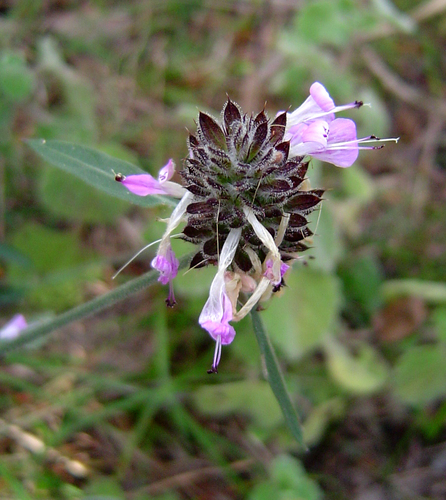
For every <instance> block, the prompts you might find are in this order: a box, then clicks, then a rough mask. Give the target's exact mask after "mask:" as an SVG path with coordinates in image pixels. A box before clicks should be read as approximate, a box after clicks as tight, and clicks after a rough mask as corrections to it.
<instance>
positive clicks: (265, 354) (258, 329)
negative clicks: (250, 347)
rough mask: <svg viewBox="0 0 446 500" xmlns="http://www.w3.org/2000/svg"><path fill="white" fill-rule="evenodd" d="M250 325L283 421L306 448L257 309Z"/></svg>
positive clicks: (300, 426)
mask: <svg viewBox="0 0 446 500" xmlns="http://www.w3.org/2000/svg"><path fill="white" fill-rule="evenodd" d="M251 317H252V325H253V328H254V333H255V335H256V339H257V342H258V344H259V348H260V352H261V354H262V358H263V362H264V363H265V367H266V373H267V378H268V382H269V384H270V386H271V389H272V391H273V393H274V396H276V399H277V401H278V403H279V405H280V408H281V409H282V412H283V415H284V417H285V421H286V423H287V424H288V427H289V429H290V431H291V433H292V435H293V436H294V438H295V439H296V441H297V442H298V444H299V446H300V447H301V448H302V449H304V450H305V449H306V446H305V444H304V441H303V431H302V424H301V423H300V420H299V416H298V414H297V412H296V410H295V408H294V406H293V404H292V402H291V399H290V396H289V394H288V391H287V388H286V386H285V381H284V379H283V376H282V372H281V371H280V367H279V364H278V361H277V358H276V354H275V353H274V349H273V346H272V344H271V341H270V339H269V337H268V335H267V333H266V331H265V329H264V327H263V323H262V320H261V319H260V314H259V313H258V312H257V311H254V310H253V311H251Z"/></svg>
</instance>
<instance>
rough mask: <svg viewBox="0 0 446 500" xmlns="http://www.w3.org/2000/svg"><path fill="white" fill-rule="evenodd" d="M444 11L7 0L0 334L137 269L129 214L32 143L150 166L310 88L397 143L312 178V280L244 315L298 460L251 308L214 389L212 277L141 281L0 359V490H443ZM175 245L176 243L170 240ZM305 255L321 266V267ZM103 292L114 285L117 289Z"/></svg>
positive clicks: (324, 4)
mask: <svg viewBox="0 0 446 500" xmlns="http://www.w3.org/2000/svg"><path fill="white" fill-rule="evenodd" d="M445 11H446V3H445V2H441V1H424V2H423V1H418V0H398V1H396V0H395V1H394V2H393V3H392V2H390V1H388V0H384V1H378V0H376V1H372V0H370V1H365V0H364V1H361V0H360V1H353V0H315V1H302V2H297V1H296V2H294V1H291V0H274V1H273V0H271V1H261V0H258V1H254V0H251V1H248V0H227V1H223V0H221V1H219V0H217V1H212V2H211V1H205V0H190V1H187V0H185V1H180V0H164V1H156V0H139V1H136V0H135V1H133V0H130V1H126V2H122V1H121V2H120V1H109V2H106V1H104V0H93V1H81V2H77V1H72V0H58V1H43V0H41V1H35V0H33V1H31V0H23V1H16V2H14V1H12V0H10V1H8V0H6V1H4V2H0V132H1V133H0V179H1V182H0V185H1V192H0V276H1V283H0V303H1V305H2V320H3V322H6V320H7V319H8V318H9V317H10V316H11V315H12V314H14V313H15V312H18V311H21V312H23V313H24V314H25V315H26V317H27V319H28V320H29V321H31V322H32V321H39V320H41V319H42V318H44V317H49V316H51V315H54V314H57V313H60V312H63V311H66V310H68V309H70V308H71V307H74V306H76V305H79V304H81V303H83V302H85V301H86V300H89V299H91V298H94V297H96V296H100V295H102V294H104V293H105V292H107V291H109V290H111V289H113V288H114V287H116V285H117V283H118V284H119V283H124V282H125V281H127V280H129V279H130V278H132V277H136V276H139V275H140V274H142V273H143V272H145V271H146V270H148V269H149V267H150V266H149V263H150V260H151V258H152V256H153V252H152V253H151V252H150V251H148V252H147V254H145V255H143V256H142V257H141V258H140V259H138V260H137V261H136V262H135V263H134V264H132V265H131V266H129V267H128V268H127V270H126V271H125V273H123V274H122V275H120V276H119V278H118V279H117V280H115V281H112V279H111V277H112V275H113V274H114V272H115V271H116V269H117V268H118V267H119V266H120V265H121V264H122V263H123V262H125V259H127V258H128V257H129V256H131V255H132V254H133V253H134V252H135V251H137V250H138V249H139V248H140V247H142V246H143V245H144V244H146V243H148V242H150V241H153V240H155V239H157V238H159V236H160V234H162V232H163V228H164V226H163V224H162V223H160V222H157V219H158V218H162V217H165V216H167V214H168V213H169V209H168V208H166V207H155V208H150V209H146V208H141V207H135V206H133V205H129V204H127V203H126V202H125V201H123V200H118V199H115V198H112V197H109V196H107V195H105V194H102V193H100V192H98V191H96V190H94V189H93V188H90V187H88V186H87V185H86V184H85V183H84V182H82V180H80V179H77V178H74V177H71V176H70V175H69V174H66V173H65V172H62V171H59V170H57V169H55V168H53V167H51V166H50V165H48V164H45V163H44V162H43V161H41V160H40V159H39V158H38V157H37V156H36V155H35V154H34V153H33V152H32V150H31V149H30V148H28V147H27V146H26V144H25V142H24V140H25V139H29V138H45V139H47V140H48V139H59V140H65V141H71V142H76V143H80V144H83V145H85V146H92V147H95V148H96V149H99V150H101V151H104V152H106V153H109V154H111V155H113V156H116V157H118V158H120V159H123V160H127V161H130V162H132V163H135V164H138V165H139V166H140V167H141V168H143V169H145V170H147V171H149V172H151V173H152V174H155V173H156V172H157V171H158V169H159V168H160V167H161V166H162V165H164V164H165V163H166V161H167V159H168V158H174V159H175V161H176V162H177V165H181V158H183V157H185V156H186V155H187V147H186V137H187V133H186V130H185V128H188V129H189V130H191V131H193V129H194V127H195V124H194V119H195V118H196V116H197V110H198V109H201V110H204V111H208V112H211V113H214V115H217V116H218V113H219V111H220V109H221V107H222V105H223V103H224V101H225V99H226V94H229V95H230V97H231V98H232V99H233V100H235V101H236V102H238V103H239V104H240V105H241V106H242V107H243V109H244V110H245V111H246V112H255V111H259V110H260V109H261V108H262V107H263V106H264V103H265V101H267V104H266V109H267V111H268V113H269V115H270V116H274V114H275V113H276V112H277V111H278V110H280V109H288V108H289V107H291V108H295V107H297V106H298V105H299V104H300V103H301V102H302V101H303V100H304V99H305V98H306V96H307V95H308V89H309V86H310V85H311V83H312V82H313V81H315V80H319V81H321V82H323V83H324V85H325V86H326V87H327V88H328V89H329V91H330V93H331V95H332V96H333V98H334V99H335V101H336V103H339V104H342V103H347V102H351V101H353V100H355V99H361V100H363V101H365V102H370V103H371V104H372V107H371V108H362V109H361V110H360V111H352V112H351V113H349V114H346V116H350V117H352V118H354V119H355V120H356V121H357V123H358V130H359V135H360V136H365V135H369V134H370V133H374V134H376V135H378V136H400V137H401V140H400V142H399V144H398V145H397V146H395V145H389V146H387V147H386V148H385V149H383V150H380V151H374V152H364V153H362V154H361V155H360V159H359V161H358V162H357V163H356V164H355V166H353V167H351V168H350V169H337V168H335V167H333V166H330V165H322V164H320V163H318V162H316V161H314V162H312V168H311V172H310V175H311V179H312V183H313V185H314V186H321V187H324V188H327V189H329V191H328V193H327V195H326V198H327V201H326V202H324V204H323V208H322V211H321V212H320V213H318V214H316V217H315V218H314V223H313V226H312V227H313V229H314V228H316V227H317V230H316V235H315V237H314V249H312V250H311V251H310V252H308V254H306V255H308V257H307V259H306V260H307V262H308V265H307V266H302V265H301V266H299V265H296V266H294V269H293V270H292V272H291V273H290V275H289V278H288V280H287V285H288V287H287V288H286V290H285V291H284V293H283V295H282V296H281V297H274V298H273V300H272V301H271V303H270V304H268V307H267V310H266V311H263V312H262V313H261V316H262V319H263V320H264V322H265V324H266V326H267V328H268V331H269V334H270V336H271V339H272V341H273V343H274V345H275V348H276V350H277V354H278V357H279V360H280V362H281V364H282V367H283V369H284V372H285V373H286V381H287V384H288V387H289V389H290V393H291V395H292V399H293V401H294V402H295V403H296V405H297V407H299V408H301V409H302V418H303V421H304V430H305V440H306V442H307V444H308V446H309V451H308V452H307V453H301V452H299V451H298V447H297V444H296V443H295V442H294V440H293V438H292V436H291V434H290V432H289V430H288V429H287V427H286V425H285V423H284V419H283V415H282V413H281V412H280V409H279V407H278V406H277V403H276V402H275V399H274V397H273V394H272V392H271V389H270V387H269V385H268V384H267V383H266V382H265V381H264V378H263V375H262V366H261V363H260V352H259V349H258V347H257V344H256V341H255V338H254V335H253V332H252V326H251V323H250V319H249V318H246V319H245V320H243V321H242V322H240V323H239V324H237V337H236V339H235V341H234V343H233V344H231V346H229V347H227V348H225V349H224V352H223V359H222V364H221V369H220V373H219V375H218V377H209V376H207V375H206V370H207V369H208V368H209V366H210V362H211V360H212V353H213V348H214V345H213V342H212V341H211V339H210V338H209V337H208V336H207V334H206V332H204V330H202V329H200V327H199V326H198V324H197V318H198V315H199V313H200V310H201V308H202V307H203V304H204V302H205V300H206V295H207V292H208V288H209V283H210V280H211V279H212V275H213V273H214V270H213V269H203V270H195V271H192V272H190V273H188V274H185V275H182V276H179V277H178V280H177V281H178V283H177V284H176V295H177V302H178V304H177V306H176V307H175V309H174V310H170V309H166V308H165V306H164V299H165V296H166V290H165V288H164V287H161V286H158V285H157V286H154V287H151V288H150V289H148V290H147V291H146V292H143V293H140V294H138V295H136V296H133V297H131V298H128V299H126V301H125V302H122V303H121V304H119V305H116V306H114V307H113V308H112V309H110V310H107V311H106V312H103V313H101V314H100V315H97V316H96V317H94V318H92V319H89V320H85V321H82V322H77V323H73V324H72V325H70V326H68V327H65V328H63V329H60V330H59V331H58V332H57V333H56V334H54V335H52V336H51V337H49V338H48V339H46V341H45V343H41V344H40V345H33V346H30V347H29V348H24V349H21V350H17V351H14V352H12V353H10V354H8V355H5V356H4V358H3V359H2V363H1V368H0V411H1V420H0V454H1V457H0V497H1V498H18V499H22V498H23V499H28V498H33V499H40V498H42V499H44V498H45V499H46V498H60V499H77V498H90V499H93V498H101V499H105V498H107V499H121V498H125V499H131V500H133V499H135V500H137V499H138V500H142V499H149V498H150V499H151V498H157V499H165V500H167V499H169V500H173V499H182V498H194V499H195V498H196V499H200V498H215V499H239V498H240V499H241V498H248V499H252V500H262V499H270V498H278V499H285V498H286V499H305V500H307V499H308V500H313V499H321V498H328V499H349V500H351V499H358V500H364V499H396V500H399V499H406V498H407V499H412V498H417V499H421V498H422V499H431V498H433V499H437V498H438V499H442V498H444V497H445V495H446V480H445V477H446V474H445V473H446V465H445V459H444V457H445V456H446V432H445V422H446V400H445V395H446V368H445V366H446V364H445V363H444V359H445V354H446V283H445V276H446V251H445V246H446V222H445V221H446V208H445V207H446V204H445V201H446V170H445V168H446V167H445V165H446V156H445V151H446V149H445V148H446V145H445V136H444V131H445V121H446V100H445V97H444V96H445V93H446V88H445V65H446V60H445V57H444V54H445V51H444V48H445V31H446V16H445V14H444V13H445ZM175 245H176V250H177V251H178V252H179V253H188V252H190V251H191V247H190V245H189V244H186V243H182V242H178V241H177V242H175ZM312 257H314V259H313V258H312ZM116 282H117V283H116Z"/></svg>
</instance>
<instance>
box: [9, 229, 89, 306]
mask: <svg viewBox="0 0 446 500" xmlns="http://www.w3.org/2000/svg"><path fill="white" fill-rule="evenodd" d="M12 244H13V246H14V248H16V249H17V251H19V252H21V253H22V254H23V255H24V256H25V257H27V258H28V259H29V265H27V266H26V267H24V266H23V265H21V263H13V262H11V264H10V266H9V278H10V281H11V284H13V285H15V286H16V287H21V288H23V289H25V290H26V292H27V294H28V299H29V301H30V303H31V304H32V305H34V306H35V307H37V308H39V309H43V310H45V309H49V310H63V309H66V308H67V307H72V306H73V305H76V304H78V303H79V302H81V301H82V299H83V290H82V286H80V284H81V283H82V282H84V281H87V280H91V279H94V278H96V277H97V275H98V271H99V267H98V265H87V264H85V257H86V256H87V255H86V253H85V252H84V251H83V250H82V249H81V248H80V245H79V242H78V241H77V237H76V235H75V234H73V233H72V232H64V233H61V232H60V231H56V230H53V229H49V228H46V227H44V226H40V225H38V224H34V223H28V224H25V225H24V226H22V227H21V228H20V229H19V230H18V231H17V232H16V233H15V234H14V236H13V238H12Z"/></svg>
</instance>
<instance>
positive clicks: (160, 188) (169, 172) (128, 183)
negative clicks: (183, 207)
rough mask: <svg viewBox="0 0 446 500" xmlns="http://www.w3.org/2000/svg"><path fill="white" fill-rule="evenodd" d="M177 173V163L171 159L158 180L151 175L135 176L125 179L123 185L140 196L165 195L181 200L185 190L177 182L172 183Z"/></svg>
mask: <svg viewBox="0 0 446 500" xmlns="http://www.w3.org/2000/svg"><path fill="white" fill-rule="evenodd" d="M174 172H175V163H174V161H173V160H172V159H170V160H169V161H168V162H167V163H166V165H164V167H163V168H162V169H161V170H160V171H159V174H158V180H156V179H155V178H154V177H152V176H151V175H150V174H135V175H128V176H126V177H123V179H122V180H120V181H119V182H121V184H122V185H123V186H125V187H126V188H127V189H128V190H129V191H130V192H131V193H133V194H136V195H138V196H148V195H149V194H164V195H168V196H175V197H177V198H181V197H182V196H183V195H184V192H185V189H184V188H183V186H181V185H180V184H177V183H176V182H170V179H171V178H172V176H173V174H174Z"/></svg>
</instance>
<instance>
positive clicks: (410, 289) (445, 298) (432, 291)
mask: <svg viewBox="0 0 446 500" xmlns="http://www.w3.org/2000/svg"><path fill="white" fill-rule="evenodd" d="M381 293H382V296H383V298H384V300H386V301H389V300H392V299H394V298H396V297H402V296H403V297H404V296H408V295H413V296H414V297H420V298H421V299H424V300H425V301H426V302H429V303H431V304H445V303H446V283H442V282H439V281H438V282H437V281H423V280H417V279H405V280H389V281H386V282H384V284H383V286H382V287H381Z"/></svg>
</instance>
